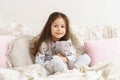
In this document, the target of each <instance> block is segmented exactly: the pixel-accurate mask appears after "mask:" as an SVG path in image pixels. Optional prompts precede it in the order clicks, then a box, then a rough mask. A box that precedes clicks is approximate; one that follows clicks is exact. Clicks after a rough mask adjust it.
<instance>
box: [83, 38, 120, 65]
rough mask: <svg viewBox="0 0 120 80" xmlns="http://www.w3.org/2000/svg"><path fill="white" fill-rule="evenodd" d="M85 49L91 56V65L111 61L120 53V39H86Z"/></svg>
mask: <svg viewBox="0 0 120 80" xmlns="http://www.w3.org/2000/svg"><path fill="white" fill-rule="evenodd" d="M84 44H85V50H86V52H87V53H88V55H89V56H90V57H91V63H90V66H93V65H95V64H97V63H102V62H109V61H111V60H113V59H114V58H115V57H117V56H118V55H119V54H120V40H119V39H115V38H111V39H104V40H93V41H85V42H84Z"/></svg>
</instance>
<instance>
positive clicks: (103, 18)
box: [0, 0, 120, 26]
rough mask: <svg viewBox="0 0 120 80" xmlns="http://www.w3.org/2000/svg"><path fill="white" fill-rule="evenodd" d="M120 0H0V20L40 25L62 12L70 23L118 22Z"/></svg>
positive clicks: (119, 19)
mask: <svg viewBox="0 0 120 80" xmlns="http://www.w3.org/2000/svg"><path fill="white" fill-rule="evenodd" d="M119 8H120V0H0V19H4V20H8V21H13V22H17V23H20V24H28V25H31V26H32V25H38V26H43V25H44V24H45V22H46V20H47V18H48V16H49V15H50V14H51V13H52V12H54V11H59V12H63V13H65V14H66V15H67V16H68V17H69V19H70V23H71V24H75V25H77V24H78V25H79V24H80V25H81V24H83V25H84V24H88V25H89V24H90V25H91V24H102V25H106V24H120V10H119Z"/></svg>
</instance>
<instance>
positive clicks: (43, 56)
mask: <svg viewBox="0 0 120 80" xmlns="http://www.w3.org/2000/svg"><path fill="white" fill-rule="evenodd" d="M47 54H49V51H48V46H47V44H45V43H42V44H41V47H40V50H39V52H38V53H37V55H36V57H35V63H37V64H40V65H42V66H44V65H45V64H46V62H47V61H48V60H50V58H51V57H50V56H49V55H47Z"/></svg>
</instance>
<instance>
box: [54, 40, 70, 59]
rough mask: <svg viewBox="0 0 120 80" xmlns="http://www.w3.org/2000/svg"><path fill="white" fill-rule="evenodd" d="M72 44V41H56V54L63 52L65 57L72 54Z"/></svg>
mask: <svg viewBox="0 0 120 80" xmlns="http://www.w3.org/2000/svg"><path fill="white" fill-rule="evenodd" d="M71 46H72V44H71V43H70V41H57V42H56V43H55V52H56V54H58V53H61V55H63V56H65V57H66V56H69V55H70V54H71V49H70V47H71Z"/></svg>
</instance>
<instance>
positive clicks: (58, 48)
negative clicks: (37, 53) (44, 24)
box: [55, 41, 74, 70]
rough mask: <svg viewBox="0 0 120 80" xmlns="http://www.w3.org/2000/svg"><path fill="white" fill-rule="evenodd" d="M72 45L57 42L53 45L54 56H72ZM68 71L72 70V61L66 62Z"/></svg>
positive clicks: (67, 42)
mask: <svg viewBox="0 0 120 80" xmlns="http://www.w3.org/2000/svg"><path fill="white" fill-rule="evenodd" d="M71 47H72V43H71V42H70V41H57V42H56V43H55V52H56V55H57V54H58V53H60V54H61V55H62V56H64V57H67V56H70V55H72V49H71ZM67 66H68V69H70V70H71V69H73V68H74V63H73V62H72V61H68V62H67Z"/></svg>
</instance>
